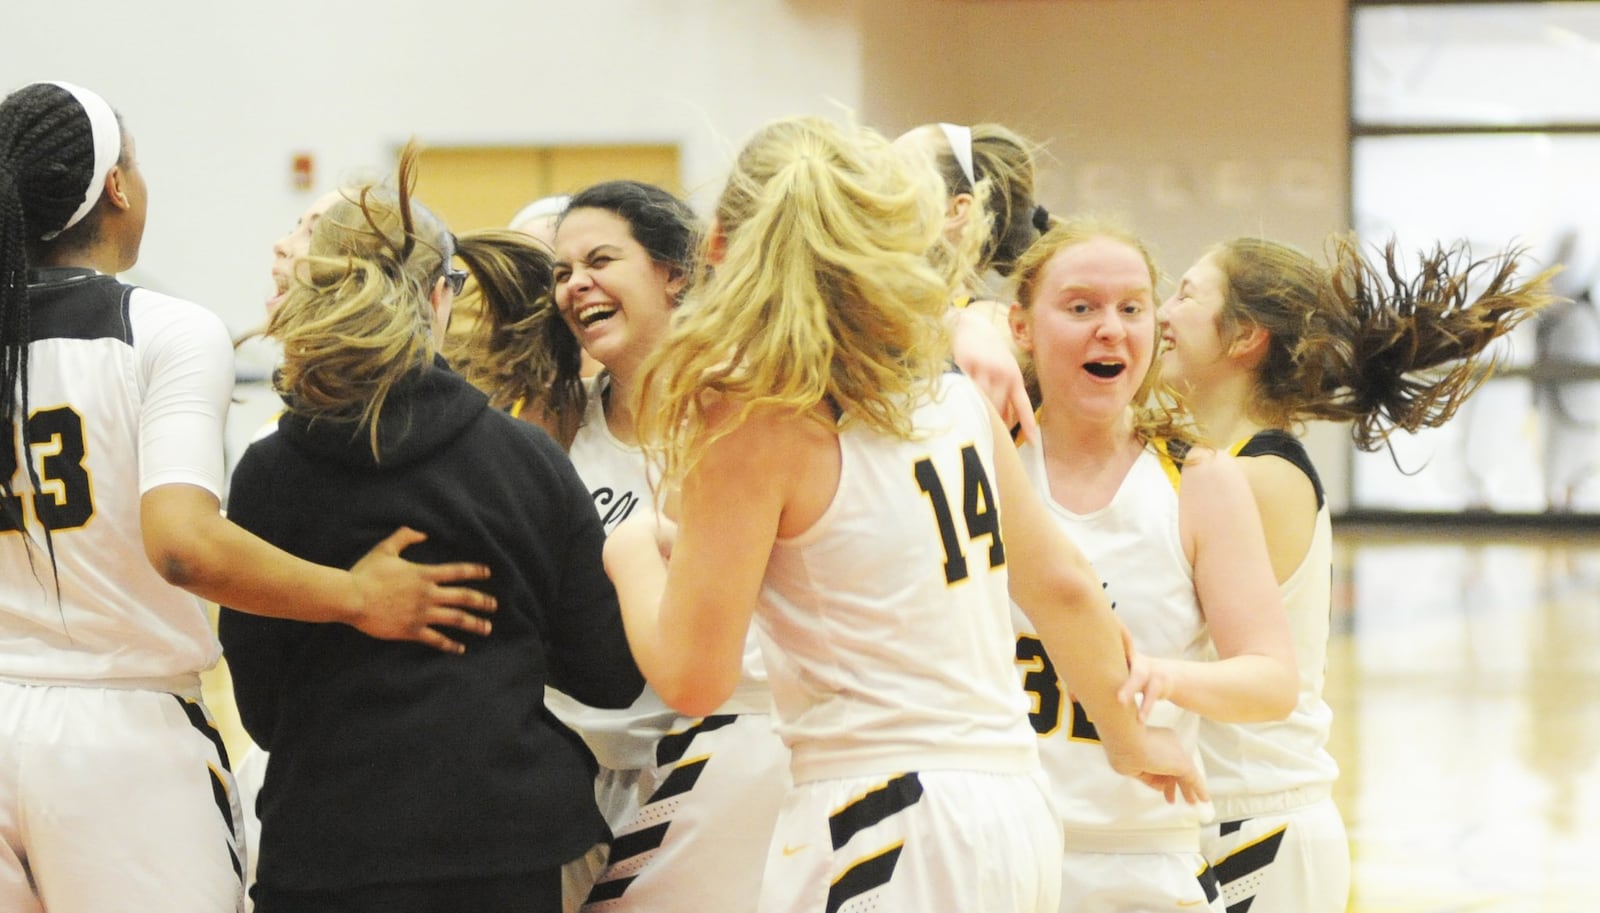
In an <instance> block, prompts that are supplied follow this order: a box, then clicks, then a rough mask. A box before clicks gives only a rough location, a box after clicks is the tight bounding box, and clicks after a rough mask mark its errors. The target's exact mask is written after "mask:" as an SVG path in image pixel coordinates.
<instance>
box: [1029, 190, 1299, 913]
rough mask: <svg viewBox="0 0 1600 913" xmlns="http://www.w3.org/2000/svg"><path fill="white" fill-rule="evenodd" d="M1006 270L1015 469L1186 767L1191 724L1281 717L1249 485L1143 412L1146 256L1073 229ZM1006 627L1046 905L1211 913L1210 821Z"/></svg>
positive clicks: (1175, 420) (1089, 225)
mask: <svg viewBox="0 0 1600 913" xmlns="http://www.w3.org/2000/svg"><path fill="white" fill-rule="evenodd" d="M1016 277H1017V295H1016V299H1017V301H1018V304H1016V305H1014V306H1013V307H1012V314H1011V323H1012V330H1013V333H1014V336H1015V338H1016V341H1017V345H1018V347H1019V348H1020V349H1021V350H1022V351H1023V352H1025V353H1027V355H1028V358H1029V360H1030V361H1031V362H1032V370H1033V373H1034V375H1035V377H1036V379H1037V382H1038V392H1039V394H1040V402H1041V406H1040V411H1039V430H1040V441H1039V442H1038V443H1037V444H1035V443H1033V442H1028V443H1025V444H1023V445H1022V447H1021V448H1020V453H1021V455H1022V462H1023V465H1024V466H1025V467H1026V468H1027V471H1028V475H1029V478H1030V480H1031V481H1032V483H1033V485H1034V487H1035V489H1036V490H1037V491H1038V492H1039V494H1040V495H1041V496H1043V498H1044V499H1045V501H1046V503H1047V506H1048V508H1049V510H1050V513H1051V515H1052V517H1053V518H1054V519H1055V521H1056V523H1057V524H1058V525H1059V526H1060V527H1061V529H1062V530H1064V531H1065V532H1066V533H1067V534H1068V535H1069V536H1070V537H1071V538H1072V540H1073V541H1074V543H1076V544H1077V546H1078V547H1079V548H1080V549H1082V550H1083V552H1084V554H1085V555H1086V556H1087V557H1088V559H1089V561H1090V562H1091V563H1092V564H1093V565H1094V568H1095V570H1096V571H1097V572H1098V573H1099V574H1100V576H1101V579H1102V583H1103V585H1104V586H1105V588H1106V592H1107V594H1108V595H1109V596H1110V597H1111V599H1112V603H1113V605H1114V606H1115V607H1116V608H1117V617H1118V618H1119V619H1120V620H1121V621H1122V623H1123V624H1124V625H1125V626H1126V627H1127V629H1128V631H1129V632H1130V634H1131V636H1132V639H1133V645H1134V648H1135V649H1136V650H1137V651H1138V655H1136V656H1135V658H1134V660H1133V662H1132V670H1133V672H1132V679H1133V683H1132V686H1133V687H1137V688H1139V689H1140V690H1142V692H1143V696H1144V700H1143V703H1142V705H1141V714H1142V715H1143V716H1145V717H1147V718H1148V719H1150V720H1151V721H1152V722H1154V723H1157V724H1159V725H1162V726H1167V727H1171V728H1172V729H1173V730H1175V731H1176V732H1177V733H1178V735H1179V737H1180V738H1181V740H1182V742H1183V745H1184V747H1185V749H1186V750H1187V751H1188V752H1190V753H1191V755H1196V754H1197V752H1198V747H1199V742H1198V730H1199V725H1200V718H1201V717H1202V716H1205V717H1210V718H1215V719H1222V720H1264V719H1276V718H1279V717H1281V716H1283V715H1284V714H1286V713H1288V712H1289V710H1290V708H1291V707H1292V706H1293V696H1294V658H1293V653H1292V649H1291V646H1290V641H1289V630H1288V624H1287V622H1286V620H1285V618H1284V615H1283V611H1282V609H1281V607H1280V603H1279V601H1278V598H1277V593H1276V590H1275V588H1274V586H1273V579H1272V573H1271V566H1270V564H1269V563H1268V561H1267V553H1266V548H1265V545H1264V542H1263V538H1262V533H1261V523H1260V520H1259V519H1258V518H1257V517H1256V513H1255V509H1254V505H1253V504H1252V502H1251V500H1250V490H1249V488H1248V487H1247V486H1246V485H1245V483H1244V479H1243V476H1242V475H1241V474H1240V472H1239V470H1238V467H1237V466H1236V465H1234V463H1233V461H1232V459H1231V458H1229V457H1228V456H1227V455H1225V454H1218V453H1214V452H1211V451H1208V450H1203V449H1201V448H1199V447H1195V446H1193V437H1192V435H1191V434H1190V433H1189V432H1188V431H1187V430H1186V428H1185V425H1184V422H1183V421H1182V417H1181V416H1180V415H1178V414H1176V413H1174V412H1173V411H1171V410H1169V409H1166V408H1163V407H1161V406H1160V405H1159V404H1157V405H1146V404H1147V403H1150V402H1151V395H1152V392H1153V389H1154V387H1155V385H1156V384H1157V383H1158V381H1159V377H1160V372H1159V371H1158V370H1156V369H1155V367H1154V365H1155V356H1156V341H1157V324H1156V302H1155V284H1156V277H1157V271H1156V267H1155V264H1154V262H1153V261H1152V260H1151V258H1150V255H1149V253H1148V252H1147V250H1146V249H1145V246H1144V245H1143V243H1142V242H1140V241H1139V239H1138V238H1137V237H1135V236H1134V235H1133V234H1131V233H1130V232H1128V231H1126V230H1124V229H1122V228H1121V227H1119V226H1116V225H1113V224H1110V223H1105V222H1097V221H1093V220H1077V221H1071V222H1067V223H1063V224H1060V225H1058V226H1056V227H1055V228H1053V229H1052V230H1051V231H1050V232H1049V233H1047V234H1046V235H1045V236H1044V237H1043V238H1041V239H1040V240H1039V241H1038V242H1037V243H1035V244H1034V245H1033V247H1032V248H1030V249H1029V251H1028V252H1027V253H1026V254H1025V255H1024V256H1023V257H1022V259H1021V260H1020V261H1019V262H1018V264H1017V271H1016ZM1180 473H1181V476H1180ZM1180 481H1181V485H1180ZM1012 620H1013V622H1014V624H1015V627H1016V631H1017V654H1016V658H1017V662H1018V663H1019V665H1021V666H1022V668H1023V670H1024V671H1023V687H1024V688H1025V689H1027V690H1028V691H1029V692H1030V693H1031V694H1033V695H1034V706H1035V707H1036V708H1038V709H1037V710H1036V711H1035V712H1034V713H1032V714H1030V721H1031V722H1032V724H1033V728H1034V730H1035V732H1037V733H1038V735H1039V752H1040V756H1041V758H1042V759H1043V761H1044V764H1045V771H1046V773H1047V774H1048V775H1049V777H1050V780H1051V785H1052V787H1053V788H1054V794H1055V796H1056V798H1057V806H1058V808H1060V809H1062V810H1063V815H1062V818H1063V823H1064V825H1065V829H1066V834H1067V853H1066V856H1065V861H1064V863H1063V865H1062V874H1063V886H1062V898H1063V906H1062V908H1061V909H1062V910H1063V911H1066V910H1087V909H1095V910H1127V911H1132V910H1149V909H1160V908H1164V907H1171V906H1173V905H1174V904H1176V905H1177V906H1190V905H1193V906H1197V907H1199V906H1200V905H1202V904H1205V905H1207V906H1206V907H1204V908H1206V909H1211V910H1215V911H1219V913H1220V911H1221V910H1222V909H1223V905H1222V903H1221V901H1220V897H1219V894H1218V890H1217V884H1216V878H1215V877H1214V876H1213V875H1212V874H1211V872H1210V870H1209V869H1208V868H1207V866H1206V862H1205V859H1204V857H1202V856H1201V855H1200V853H1199V851H1198V847H1199V835H1200V825H1201V822H1202V821H1205V820H1206V819H1207V818H1208V817H1209V808H1204V807H1195V806H1191V805H1168V804H1166V803H1164V802H1162V801H1161V799H1160V797H1159V796H1156V795H1155V794H1153V793H1150V792H1149V791H1148V790H1143V789H1141V788H1140V787H1139V786H1138V785H1137V784H1133V783H1130V782H1129V781H1128V780H1127V779H1126V778H1124V777H1122V776H1120V775H1119V774H1117V773H1116V772H1115V771H1114V770H1113V769H1112V768H1111V766H1110V764H1109V763H1108V762H1107V759H1106V754H1105V752H1104V751H1102V750H1101V748H1100V745H1099V744H1098V735H1097V733H1096V730H1095V728H1094V726H1093V724H1091V723H1090V722H1089V719H1088V717H1087V716H1086V715H1085V714H1084V712H1083V709H1082V708H1081V707H1080V706H1079V705H1078V704H1077V703H1075V702H1074V701H1072V699H1071V698H1070V696H1068V694H1067V691H1066V687H1065V683H1064V681H1063V680H1062V678H1061V677H1060V676H1058V675H1057V672H1056V666H1055V664H1054V662H1053V661H1052V659H1053V658H1052V657H1051V656H1050V655H1049V654H1048V653H1046V652H1045V649H1044V645H1043V643H1041V640H1040V638H1039V637H1038V635H1037V634H1036V633H1035V629H1034V627H1033V625H1032V624H1031V623H1030V622H1029V620H1028V617H1027V616H1026V615H1025V614H1023V613H1022V612H1020V611H1013V619H1012ZM1214 656H1219V657H1220V659H1218V660H1216V661H1211V660H1212V659H1213V657H1214ZM1197 874H1198V877H1197ZM1090 899H1092V900H1090ZM1090 903H1095V904H1099V905H1098V906H1093V907H1091V906H1089V904H1090Z"/></svg>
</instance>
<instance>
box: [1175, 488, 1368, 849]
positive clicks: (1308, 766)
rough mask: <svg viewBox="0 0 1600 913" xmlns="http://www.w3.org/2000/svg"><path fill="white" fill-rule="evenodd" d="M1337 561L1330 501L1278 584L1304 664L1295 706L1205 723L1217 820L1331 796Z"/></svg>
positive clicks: (1335, 768)
mask: <svg viewBox="0 0 1600 913" xmlns="http://www.w3.org/2000/svg"><path fill="white" fill-rule="evenodd" d="M1332 562H1333V526H1332V522H1331V521H1330V518H1329V516H1328V505H1327V503H1326V502H1324V503H1323V504H1322V506H1321V508H1320V509H1319V510H1318V511H1317V520H1316V528H1315V532H1314V533H1313V534H1312V538H1311V547H1310V548H1309V549H1307V551H1306V556H1305V559H1304V560H1303V561H1301V562H1300V566H1299V567H1297V568H1295V571H1294V573H1293V574H1291V575H1290V576H1289V579H1287V580H1285V581H1284V582H1283V584H1282V585H1281V586H1280V587H1279V592H1281V593H1282V594H1283V607H1284V609H1285V611H1287V612H1288V613H1289V633H1290V634H1291V636H1292V637H1293V639H1294V658H1295V664H1296V666H1297V667H1298V669H1299V678H1300V692H1299V696H1298V697H1296V699H1295V707H1294V711H1293V712H1292V713H1290V714H1289V717H1288V718H1287V719H1284V720H1279V721H1275V722H1269V723H1233V724H1229V723H1216V722H1212V721H1210V720H1205V721H1202V723H1201V725H1200V749H1201V756H1202V757H1203V759H1204V761H1205V769H1206V782H1207V783H1208V785H1209V787H1210V789H1211V800H1212V802H1214V803H1215V804H1216V807H1217V817H1218V819H1219V820H1222V821H1233V820H1237V819H1239V818H1247V817H1250V816H1252V815H1257V814H1261V813H1263V812H1268V811H1283V810H1285V809H1287V808H1296V807H1299V806H1302V805H1308V804H1310V803H1311V802H1314V801H1317V800H1318V799H1321V798H1323V797H1325V796H1327V795H1329V794H1330V793H1331V790H1332V784H1333V781H1334V780H1335V779H1337V778H1338V776H1339V765H1338V762H1336V761H1335V760H1334V759H1333V756H1332V755H1331V754H1329V753H1328V751H1327V748H1326V745H1327V743H1328V735H1329V733H1330V731H1331V730H1332V727H1333V711H1332V709H1330V708H1329V707H1328V704H1327V702H1326V701H1324V700H1323V697H1322V688H1323V678H1324V674H1325V672H1326V669H1327V663H1328V620H1329V619H1328V608H1329V600H1330V599H1331V593H1330V587H1331V585H1332V581H1331V579H1330V575H1331V574H1332V567H1333V563H1332Z"/></svg>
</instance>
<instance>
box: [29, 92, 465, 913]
mask: <svg viewBox="0 0 1600 913" xmlns="http://www.w3.org/2000/svg"><path fill="white" fill-rule="evenodd" d="M146 205H147V190H146V187H145V183H144V178H143V175H142V173H141V171H140V169H139V165H138V161H137V157H136V155H135V149H134V143H133V138H132V136H130V135H129V134H128V133H127V131H125V130H124V129H123V127H122V123H121V120H120V118H119V117H118V116H117V114H116V113H115V112H114V111H113V110H112V109H111V107H110V105H108V104H107V103H106V101H105V99H103V98H101V97H100V96H99V95H98V94H96V93H94V92H92V91H90V90H88V89H85V88H83V87H81V86H75V85H68V84H64V83H34V84H32V85H28V86H25V87H23V88H21V89H18V90H17V91H15V92H12V93H11V94H9V95H7V96H6V97H5V99H4V101H3V102H0V909H5V910H8V911H20V913H37V911H39V910H41V909H42V908H45V907H48V909H50V910H51V911H53V913H61V911H66V913H74V911H92V910H109V909H117V908H123V909H152V910H155V909H160V910H172V911H178V913H184V911H194V913H202V911H204V913H214V911H217V910H230V909H238V908H239V907H240V905H241V904H242V902H243V886H242V883H241V878H240V872H241V869H242V864H243V861H244V860H243V858H242V850H243V847H242V844H241V841H240V836H239V826H238V824H239V809H238V807H237V805H236V799H235V794H234V791H233V783H232V777H231V776H230V775H229V773H228V761H227V757H226V752H225V751H223V748H222V744H221V741H220V740H219V739H217V738H216V731H215V728H214V727H213V725H212V723H211V720H210V718H209V714H208V712H207V711H206V709H205V707H204V705H203V704H201V702H200V700H199V698H200V681H199V673H200V672H201V670H203V669H206V668H208V667H210V666H211V665H212V664H213V663H215V662H216V660H217V656H218V646H217V642H216V637H215V635H214V634H213V633H212V630H211V626H210V622H209V620H208V618H207V615H206V612H205V609H204V607H203V605H202V604H201V602H200V600H199V599H197V598H196V596H200V597H204V598H208V599H216V600H224V601H229V602H232V603H234V604H237V605H239V606H240V607H243V608H247V609H249V610H250V611H253V612H261V613H266V614H272V615H287V616H294V617H299V618H304V619H307V620H316V621H342V622H346V623H347V624H350V625H353V626H355V627H357V628H359V629H360V630H362V631H365V632H368V633H370V634H373V635H375V636H379V637H388V638H398V639H409V640H418V641H421V642H423V643H426V644H429V645H431V646H434V647H438V648H441V649H447V650H452V651H453V650H456V649H459V647H460V644H459V643H458V642H457V641H454V640H451V639H450V638H449V637H447V636H446V635H445V634H444V633H442V632H441V631H439V630H437V629H436V626H451V627H462V628H464V629H465V630H468V631H472V632H477V631H481V630H483V629H485V628H486V627H487V621H486V620H485V619H484V618H482V617H481V616H480V615H479V614H477V612H481V611H488V610H490V609H492V608H493V601H492V599H491V597H490V596H488V595H487V594H485V593H481V592H478V591H476V590H473V589H470V588H458V587H448V586H441V585H440V584H441V582H445V581H451V580H463V579H476V578H480V577H482V576H483V575H484V574H485V573H486V572H487V571H486V569H485V568H483V567H481V566H479V565H466V564H458V565H446V566H443V567H438V568H424V567H417V566H414V565H411V564H409V563H407V562H405V561H402V560H401V559H400V558H399V557H398V553H399V552H400V551H401V549H403V548H405V547H406V546H408V545H411V544H413V543H415V542H417V541H420V540H421V539H422V538H424V536H423V535H422V534H420V533H417V532H413V531H411V530H402V531H400V532H399V533H396V534H394V535H390V536H389V537H388V538H387V539H385V540H384V541H383V542H382V544H381V545H380V546H379V547H378V548H376V549H373V550H372V551H371V552H370V553H368V554H367V555H366V556H365V557H363V556H362V552H365V551H367V548H368V547H370V546H371V544H372V543H373V542H377V541H378V540H380V539H382V538H383V537H384V536H385V535H386V534H388V533H389V532H390V530H392V529H393V527H388V528H383V529H369V530H367V532H366V535H367V537H368V538H367V541H366V543H365V544H364V545H363V546H361V547H359V548H357V549H355V550H354V552H353V553H352V554H350V555H348V556H346V558H345V560H344V561H343V562H342V563H341V564H339V565H337V566H336V567H327V566H319V565H315V564H312V563H310V562H307V561H304V560H300V559H297V558H295V557H293V556H291V555H289V554H288V553H286V552H284V551H281V550H279V549H275V548H272V547H270V546H269V545H267V544H266V543H264V542H262V541H261V540H260V539H258V538H256V537H254V536H251V535H249V534H247V533H246V532H245V531H244V530H242V529H240V528H239V527H238V526H236V525H234V524H231V523H229V522H228V521H227V520H225V519H224V518H223V517H222V515H221V513H220V510H219V505H220V497H221V494H222V483H223V463H224V461H223V451H222V447H223V417H224V415H225V414H226V411H227V405H228V399H229V396H230V395H231V393H232V389H233V370H234V369H233V356H232V347H231V344H230V342H229V339H228V334H227V329H226V328H225V327H224V326H223V325H222V322H221V321H220V320H218V319H217V318H216V316H215V315H213V314H211V313H210V312H208V311H206V310H205V309H203V308H201V307H199V306H198V305H195V304H192V303H190V302H186V301H180V300H178V299H175V298H172V297H169V296H166V295H161V294H158V293H155V292H152V291H149V290H146V289H140V288H134V287H132V286H129V285H124V284H122V283H120V282H118V281H117V278H116V274H117V273H119V272H121V271H124V270H127V269H129V268H130V267H132V266H133V265H134V263H135V262H136V260H137V259H138V255H139V249H140V245H141V242H142V240H143V237H144V226H145V213H146ZM358 559H359V560H358ZM466 609H471V610H476V611H466ZM441 659H447V660H448V659H450V658H448V657H441ZM23 772H26V773H25V774H24V773H23Z"/></svg>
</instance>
